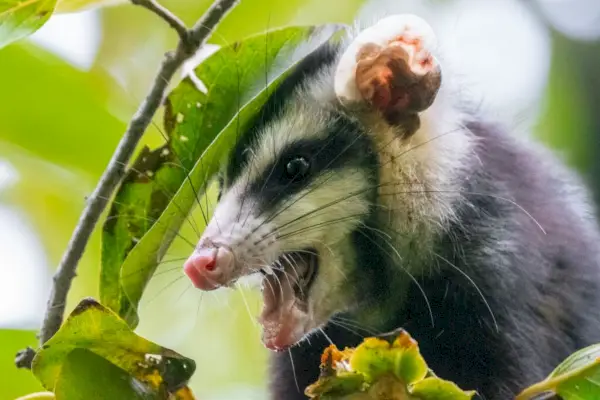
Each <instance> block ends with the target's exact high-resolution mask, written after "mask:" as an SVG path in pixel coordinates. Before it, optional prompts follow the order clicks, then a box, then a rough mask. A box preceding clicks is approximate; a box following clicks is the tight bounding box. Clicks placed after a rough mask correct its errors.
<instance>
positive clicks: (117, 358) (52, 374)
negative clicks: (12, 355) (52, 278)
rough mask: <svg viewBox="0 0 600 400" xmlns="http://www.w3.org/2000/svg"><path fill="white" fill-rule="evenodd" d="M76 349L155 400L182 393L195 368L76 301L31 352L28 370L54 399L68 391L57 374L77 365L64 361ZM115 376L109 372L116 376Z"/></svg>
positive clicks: (87, 302)
mask: <svg viewBox="0 0 600 400" xmlns="http://www.w3.org/2000/svg"><path fill="white" fill-rule="evenodd" d="M77 349H84V350H86V351H87V352H91V353H93V354H95V355H96V356H98V357H101V358H103V359H104V360H106V362H109V363H111V364H113V365H114V366H116V367H118V368H120V369H121V370H123V371H124V372H125V373H126V374H128V376H130V377H131V378H133V379H134V381H132V382H137V383H139V385H137V386H136V387H137V392H139V393H145V392H147V393H154V394H156V396H159V397H157V398H160V399H163V398H168V397H169V396H171V397H172V396H174V395H175V393H178V392H179V391H180V390H181V389H182V388H185V387H186V385H187V382H188V380H189V379H190V377H191V376H192V374H193V373H194V370H195V368H196V367H195V363H194V361H192V360H190V359H189V358H186V357H183V356H182V355H180V354H178V353H176V352H174V351H172V350H169V349H166V348H164V347H161V346H159V345H157V344H155V343H152V342H150V341H148V340H146V339H144V338H142V337H140V336H138V335H136V334H135V333H134V332H133V331H132V330H131V328H129V326H128V325H127V323H126V322H125V321H123V320H122V319H120V318H119V317H118V316H117V315H116V314H115V313H113V312H112V311H111V310H109V309H108V308H106V307H104V306H102V305H101V304H99V303H98V302H96V301H95V300H93V299H84V300H83V301H81V303H80V304H79V305H78V306H77V307H76V308H75V310H73V312H72V313H71V315H70V316H69V317H68V318H67V320H66V321H65V322H64V324H63V325H62V326H61V328H60V329H59V331H58V332H57V333H56V334H55V335H54V336H53V337H52V338H51V339H50V340H49V341H48V342H46V343H45V344H44V345H43V346H42V348H41V349H39V351H38V352H37V354H36V356H35V358H34V360H33V365H32V370H33V373H34V374H35V376H36V377H37V378H38V380H39V381H40V382H41V383H42V385H43V386H44V387H45V388H46V389H48V390H51V391H56V393H57V394H58V393H60V392H59V390H62V391H67V390H70V389H69V388H68V387H67V386H68V385H66V384H64V382H61V374H63V373H64V372H65V368H67V369H68V368H69V365H70V368H73V363H75V362H76V361H77V360H79V359H77V360H73V359H69V356H70V355H71V354H72V352H73V351H74V350H77ZM81 357H85V356H81ZM88 358H89V357H88ZM86 368H88V369H89V367H86ZM115 371H116V370H114V371H112V372H111V373H117V372H118V371H116V372H115ZM72 372H73V373H75V372H74V371H72ZM87 372H89V371H87ZM63 378H64V377H63ZM107 379H108V378H107ZM130 383H131V382H130ZM132 384H133V383H132ZM86 390H87V389H86ZM67 398H68V397H67ZM108 398H111V397H108ZM182 398H184V397H182Z"/></svg>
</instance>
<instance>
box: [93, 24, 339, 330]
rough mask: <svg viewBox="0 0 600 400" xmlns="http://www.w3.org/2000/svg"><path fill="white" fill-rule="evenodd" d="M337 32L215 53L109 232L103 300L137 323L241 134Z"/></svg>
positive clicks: (128, 183)
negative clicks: (140, 307) (151, 285)
mask: <svg viewBox="0 0 600 400" xmlns="http://www.w3.org/2000/svg"><path fill="white" fill-rule="evenodd" d="M337 30H338V27H337V26H326V27H321V28H314V27H290V28H284V29H279V30H275V31H270V32H267V33H265V34H261V35H257V36H252V37H250V38H248V39H246V40H244V41H242V42H239V43H234V44H232V45H230V46H226V47H223V48H221V49H219V50H218V51H216V52H215V53H213V54H212V55H211V56H209V57H208V58H207V59H206V60H205V61H204V62H202V63H201V64H200V65H199V66H198V67H197V68H196V70H195V73H194V74H193V75H191V76H189V77H187V78H186V79H184V80H183V81H182V82H181V83H180V84H179V86H177V88H175V89H174V90H173V92H171V94H170V95H169V97H168V98H167V100H166V106H165V120H164V126H165V131H166V132H165V134H166V140H167V143H166V144H165V145H164V146H163V147H161V148H159V149H156V150H148V149H146V150H144V151H143V152H142V154H141V155H140V157H138V159H137V161H136V163H135V164H134V166H133V167H132V168H130V169H129V171H128V173H127V177H126V179H125V182H124V184H123V185H122V186H121V188H120V190H119V192H118V193H117V195H116V197H115V200H114V202H113V204H112V207H111V211H110V214H109V216H108V219H107V221H106V223H105V225H104V230H103V250H102V252H103V257H102V272H101V286H100V293H101V300H102V301H103V302H105V303H106V304H107V305H108V306H109V307H111V308H112V309H113V310H115V311H117V312H118V313H119V314H120V315H121V316H123V317H124V318H125V319H126V320H127V321H128V322H129V323H130V325H132V326H135V325H136V324H137V314H136V308H137V304H138V303H139V301H140V298H141V296H142V293H143V291H144V288H145V287H146V285H147V283H148V281H149V279H150V278H151V276H152V274H153V273H154V271H155V269H156V267H157V265H158V263H159V261H160V259H161V258H162V257H163V256H164V253H165V251H166V249H167V248H168V246H169V245H170V243H171V242H172V240H173V239H174V237H175V236H176V235H177V231H178V230H179V229H180V227H181V226H182V224H183V223H184V222H185V221H186V219H187V217H188V214H189V212H190V211H191V209H192V207H193V206H194V204H197V203H198V198H199V197H198V196H200V195H201V193H203V192H204V191H205V190H206V186H207V184H208V182H209V181H210V179H211V178H212V177H213V176H214V174H215V173H216V171H217V169H218V166H219V165H220V162H221V160H222V158H223V157H224V156H225V155H226V154H227V153H228V151H229V149H230V148H231V147H232V146H233V145H234V143H235V140H236V138H237V135H238V133H239V130H240V129H242V128H243V126H244V124H246V123H247V122H248V121H250V120H251V119H252V118H253V117H255V116H256V114H257V113H258V111H259V109H260V107H261V105H262V104H264V102H265V101H266V99H267V97H268V93H269V91H272V90H273V88H274V87H275V86H277V85H278V84H280V83H281V81H282V79H283V77H284V76H285V75H286V74H288V73H289V72H290V71H291V69H292V68H293V66H294V65H295V63H297V62H298V61H299V60H300V59H302V58H303V57H305V56H306V55H307V54H308V52H309V51H312V50H314V49H315V48H316V47H317V46H319V45H321V44H322V43H323V42H325V41H327V40H329V39H330V38H331V36H332V35H333V34H334V33H335V32H336V31H337ZM300 44H308V45H306V46H299V45H300ZM189 222H190V223H192V222H191V221H189ZM195 229H197V231H198V232H199V231H200V229H201V227H195ZM124 260H125V261H124ZM119 270H120V280H119Z"/></svg>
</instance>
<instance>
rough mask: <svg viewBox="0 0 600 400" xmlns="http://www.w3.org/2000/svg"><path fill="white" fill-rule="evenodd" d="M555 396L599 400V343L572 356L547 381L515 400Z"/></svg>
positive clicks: (531, 388)
mask: <svg viewBox="0 0 600 400" xmlns="http://www.w3.org/2000/svg"><path fill="white" fill-rule="evenodd" d="M553 393H554V394H558V395H559V396H560V397H561V398H562V399H563V400H581V399H600V344H596V345H593V346H589V347H586V348H584V349H582V350H579V351H578V352H576V353H573V354H572V355H570V356H569V357H568V358H567V359H566V360H565V361H563V362H562V363H561V364H560V365H559V366H558V367H556V369H555V370H554V371H552V373H551V374H550V375H549V376H548V377H547V378H546V379H545V380H543V381H542V382H540V383H537V384H535V385H533V386H531V387H529V388H527V389H525V390H524V391H523V392H521V393H520V394H519V395H518V396H517V398H516V400H530V399H531V400H532V399H535V398H538V396H540V395H545V394H553Z"/></svg>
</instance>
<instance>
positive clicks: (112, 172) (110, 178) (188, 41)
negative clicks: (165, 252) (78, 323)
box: [15, 0, 238, 368]
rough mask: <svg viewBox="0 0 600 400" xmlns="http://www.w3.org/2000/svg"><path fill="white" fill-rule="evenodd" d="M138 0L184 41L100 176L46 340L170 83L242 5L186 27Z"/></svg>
mask: <svg viewBox="0 0 600 400" xmlns="http://www.w3.org/2000/svg"><path fill="white" fill-rule="evenodd" d="M132 2H134V4H139V5H141V6H144V7H145V8H147V9H149V10H150V11H152V12H154V13H156V14H157V15H158V16H159V17H161V18H162V19H164V20H165V21H166V22H167V23H169V25H171V26H172V27H173V28H174V29H175V30H177V32H178V33H179V36H180V38H179V44H178V45H177V49H176V50H175V51H174V52H170V53H167V54H166V56H165V59H164V61H163V63H162V65H161V67H160V69H159V71H158V74H157V75H156V78H155V79H154V83H153V85H152V88H151V89H150V93H149V94H148V96H146V98H145V99H144V101H143V102H142V104H141V105H140V106H139V108H138V110H137V111H136V113H135V115H134V116H133V118H132V119H131V122H130V123H129V126H128V127H127V130H126V131H125V134H124V135H123V137H122V138H121V141H120V142H119V145H118V146H117V149H116V151H115V153H114V154H113V156H112V158H111V160H110V162H109V164H108V166H107V168H106V170H105V171H104V174H103V175H102V177H101V178H100V182H99V183H98V186H97V187H96V189H95V190H94V192H93V193H92V195H91V196H90V197H89V198H88V200H87V205H86V207H85V209H84V210H83V213H82V215H81V217H80V219H79V222H78V223H77V226H76V228H75V231H74V232H73V235H72V236H71V240H70V241H69V244H68V246H67V250H66V251H65V253H64V254H63V257H62V259H61V261H60V264H59V266H58V269H57V271H56V273H55V275H54V278H53V286H52V291H51V293H50V298H49V299H48V304H47V308H46V314H45V316H44V321H43V323H42V328H41V330H40V334H39V341H40V344H41V345H43V344H44V343H45V342H46V341H48V339H50V338H51V337H52V336H53V335H54V334H55V333H56V331H58V329H59V328H60V326H61V324H62V321H63V315H64V312H65V306H66V301H67V294H68V292H69V289H70V288H71V282H72V281H73V278H75V276H76V270H77V264H78V263H79V260H80V259H81V256H82V255H83V252H84V250H85V248H86V245H87V243H88V241H89V239H90V236H91V234H92V232H93V230H94V227H95V226H96V224H97V223H98V220H99V219H100V216H101V214H102V212H103V211H104V209H105V208H106V204H107V203H108V199H109V198H110V197H111V196H112V194H113V193H114V191H115V189H116V188H117V187H118V185H119V183H120V182H121V180H122V178H123V176H124V174H125V165H127V164H128V163H129V161H130V159H131V157H132V155H133V153H134V151H135V148H136V146H137V144H138V142H139V140H140V138H141V137H142V135H143V134H144V132H145V130H146V128H147V127H148V125H149V124H150V122H151V120H152V118H153V117H154V114H155V113H156V111H157V110H158V108H159V107H160V105H161V104H162V102H163V99H164V97H165V92H166V89H167V87H168V85H169V82H170V81H171V79H172V78H173V75H175V72H176V71H177V70H178V69H179V68H180V67H181V65H182V64H183V62H184V61H185V60H186V59H188V58H189V57H190V56H192V55H193V54H194V53H196V52H197V51H198V49H199V48H200V47H201V46H202V45H203V44H204V43H205V42H206V40H207V38H208V37H209V35H210V33H211V32H212V31H213V29H214V28H215V27H216V26H217V24H218V23H219V21H221V20H222V19H223V17H224V16H225V15H226V14H227V13H228V12H229V11H230V10H231V9H232V8H233V7H234V6H235V5H236V4H237V2H238V0H217V1H216V2H215V3H213V5H212V6H211V7H210V8H209V9H208V11H207V12H206V13H205V14H204V15H203V16H202V18H200V20H199V21H198V22H197V23H196V24H195V25H194V27H193V28H192V29H190V30H187V29H185V26H184V25H183V23H182V22H181V21H180V20H179V19H178V18H177V17H175V16H174V15H172V14H171V12H170V11H168V10H166V9H165V8H164V7H162V6H160V5H159V4H157V3H156V2H154V0H132ZM184 31H185V33H184ZM33 355H34V351H33V350H32V349H31V348H27V349H25V350H22V351H21V352H19V354H18V355H17V358H16V360H15V364H16V365H17V366H18V367H21V368H23V367H30V366H31V360H32V359H33Z"/></svg>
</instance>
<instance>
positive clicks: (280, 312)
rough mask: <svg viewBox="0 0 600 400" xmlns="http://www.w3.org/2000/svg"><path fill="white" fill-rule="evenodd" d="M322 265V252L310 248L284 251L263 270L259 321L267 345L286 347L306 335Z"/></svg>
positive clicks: (273, 347)
mask: <svg viewBox="0 0 600 400" xmlns="http://www.w3.org/2000/svg"><path fill="white" fill-rule="evenodd" d="M318 268H319V255H318V253H317V251H316V250H315V249H312V248H309V249H304V250H299V251H293V252H287V253H284V254H282V255H281V256H280V257H279V258H278V259H277V261H276V262H275V263H273V264H272V265H271V266H270V268H267V269H263V270H262V271H261V272H262V273H263V275H264V278H263V282H262V291H263V299H264V305H263V310H262V313H261V316H260V318H259V320H260V323H261V324H262V325H263V342H264V344H265V346H267V348H269V349H271V350H276V351H282V350H285V349H287V348H289V347H290V346H292V345H294V344H295V343H296V342H298V341H299V340H300V339H301V338H302V336H303V335H304V329H305V326H304V325H305V322H306V320H307V313H308V301H307V300H308V291H309V290H310V288H311V286H312V284H313V282H314V280H315V277H316V275H317V272H318Z"/></svg>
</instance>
